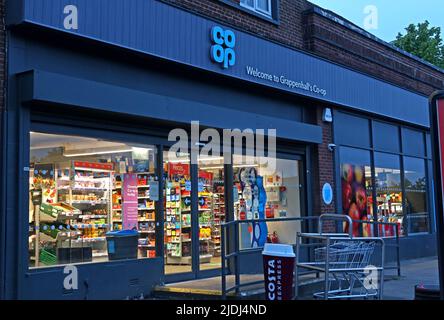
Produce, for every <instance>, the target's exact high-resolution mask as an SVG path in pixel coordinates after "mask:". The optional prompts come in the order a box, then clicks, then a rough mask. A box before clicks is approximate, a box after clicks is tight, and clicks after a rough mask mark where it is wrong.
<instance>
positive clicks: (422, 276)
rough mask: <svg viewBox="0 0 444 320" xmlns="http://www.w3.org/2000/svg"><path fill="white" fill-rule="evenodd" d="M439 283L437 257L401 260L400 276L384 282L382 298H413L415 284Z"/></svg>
mask: <svg viewBox="0 0 444 320" xmlns="http://www.w3.org/2000/svg"><path fill="white" fill-rule="evenodd" d="M438 283H439V273H438V257H428V258H421V259H414V260H404V261H401V277H400V278H397V277H395V278H393V279H389V280H386V281H385V282H384V300H413V299H414V298H415V285H418V284H425V285H427V284H434V285H437V284H438Z"/></svg>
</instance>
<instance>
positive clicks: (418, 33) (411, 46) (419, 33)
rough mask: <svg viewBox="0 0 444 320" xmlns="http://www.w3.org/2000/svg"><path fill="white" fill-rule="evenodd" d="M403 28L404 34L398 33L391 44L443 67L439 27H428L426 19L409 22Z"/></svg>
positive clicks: (443, 59) (443, 51) (443, 50)
mask: <svg viewBox="0 0 444 320" xmlns="http://www.w3.org/2000/svg"><path fill="white" fill-rule="evenodd" d="M405 30H406V31H407V32H406V34H404V35H403V34H401V33H398V35H397V37H396V40H394V41H392V44H394V45H395V46H397V47H398V48H400V49H403V50H405V51H407V52H409V53H411V54H414V55H415V56H418V57H420V58H422V59H424V60H426V61H428V62H430V63H432V64H434V65H435V66H438V67H440V68H444V43H443V40H442V38H441V28H439V27H430V23H429V22H428V21H427V20H426V21H425V22H423V23H418V24H417V25H414V24H410V25H409V26H408V27H407V28H405Z"/></svg>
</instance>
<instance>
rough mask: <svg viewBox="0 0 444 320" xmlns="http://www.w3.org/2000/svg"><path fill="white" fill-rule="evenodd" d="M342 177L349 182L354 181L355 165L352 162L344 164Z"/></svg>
mask: <svg viewBox="0 0 444 320" xmlns="http://www.w3.org/2000/svg"><path fill="white" fill-rule="evenodd" d="M342 179H343V180H344V181H346V182H347V183H351V182H352V181H353V167H352V165H350V164H344V165H342Z"/></svg>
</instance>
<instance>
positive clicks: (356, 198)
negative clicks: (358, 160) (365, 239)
mask: <svg viewBox="0 0 444 320" xmlns="http://www.w3.org/2000/svg"><path fill="white" fill-rule="evenodd" d="M341 181H342V208H343V214H346V215H348V216H349V217H350V218H351V219H352V220H366V219H367V194H366V190H365V167H364V166H359V165H352V164H343V165H342V175H341ZM359 225H360V224H359V223H353V236H363V234H362V230H360V228H359ZM347 227H348V226H346V228H347Z"/></svg>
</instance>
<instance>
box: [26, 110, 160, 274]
mask: <svg viewBox="0 0 444 320" xmlns="http://www.w3.org/2000/svg"><path fill="white" fill-rule="evenodd" d="M25 132H27V136H26V139H25V141H26V151H25V153H24V161H25V162H24V163H25V164H26V166H27V168H29V166H30V156H31V149H30V147H31V139H30V137H31V135H30V134H31V132H39V133H43V134H60V135H68V136H70V135H72V136H80V137H85V138H93V139H103V140H106V141H113V142H122V143H138V144H144V145H151V146H154V147H155V148H156V150H157V155H156V157H155V161H156V169H155V171H156V174H157V175H158V176H162V175H163V166H159V165H158V164H159V163H161V162H159V161H161V160H162V158H161V157H160V156H159V152H160V151H161V150H163V147H164V146H165V145H166V143H165V144H164V143H163V139H157V138H154V137H151V136H150V135H135V134H134V133H129V132H117V131H114V130H112V129H102V128H100V129H96V128H87V127H82V126H76V125H67V124H65V123H59V124H56V123H52V122H50V123H45V122H43V121H41V120H40V119H38V118H37V119H34V118H33V119H31V121H30V125H29V126H28V127H27V128H26V129H25ZM110 133H113V136H112V137H113V139H110V136H109V134H110ZM23 187H24V188H23V198H24V199H25V201H26V203H29V199H30V198H29V192H28V190H29V177H27V179H26V181H24V184H23ZM159 188H163V181H162V179H160V181H159ZM160 190H162V189H160ZM161 194H162V193H160V194H159V201H156V203H155V207H156V210H155V220H156V221H155V223H156V233H155V238H156V245H155V251H156V256H155V257H151V258H150V257H141V258H139V257H137V258H136V259H128V260H109V259H108V260H106V261H94V260H93V261H90V262H75V263H72V265H75V266H79V265H106V264H108V265H109V264H115V263H121V262H122V261H142V260H147V261H149V260H159V259H163V249H162V248H163V236H164V233H163V224H164V220H163V210H164V209H163V205H161V204H160V201H162V202H163V195H161ZM23 212H24V214H25V215H26V216H29V211H28V207H26V208H23ZM22 220H23V221H22V223H23V229H22V230H23V231H25V228H24V227H25V226H26V229H27V231H26V232H25V233H24V234H25V236H24V237H26V239H25V240H24V241H23V244H22V247H21V249H23V250H24V255H23V256H22V259H23V267H24V270H25V272H28V273H40V272H47V270H53V269H58V268H64V267H66V265H68V264H58V263H57V264H55V265H49V266H38V267H32V266H31V265H30V263H29V243H28V237H29V229H28V228H29V223H28V221H27V219H22ZM25 222H26V223H25Z"/></svg>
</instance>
